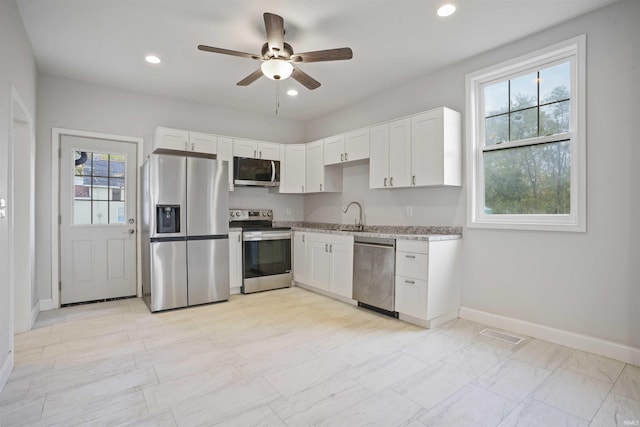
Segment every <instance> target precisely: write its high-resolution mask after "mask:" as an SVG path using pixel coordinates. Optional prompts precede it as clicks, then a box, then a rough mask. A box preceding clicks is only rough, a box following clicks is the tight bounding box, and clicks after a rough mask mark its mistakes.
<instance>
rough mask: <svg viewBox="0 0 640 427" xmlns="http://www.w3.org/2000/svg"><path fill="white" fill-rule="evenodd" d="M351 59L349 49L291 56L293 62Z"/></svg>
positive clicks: (343, 48)
mask: <svg viewBox="0 0 640 427" xmlns="http://www.w3.org/2000/svg"><path fill="white" fill-rule="evenodd" d="M351 58H353V51H352V50H351V48H349V47H340V48H337V49H327V50H316V51H313V52H304V53H296V54H294V55H291V60H292V61H293V62H322V61H342V60H344V59H351Z"/></svg>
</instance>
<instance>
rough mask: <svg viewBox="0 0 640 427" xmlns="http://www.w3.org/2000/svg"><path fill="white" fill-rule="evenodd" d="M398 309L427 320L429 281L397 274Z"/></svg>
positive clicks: (400, 311) (401, 312) (402, 312)
mask: <svg viewBox="0 0 640 427" xmlns="http://www.w3.org/2000/svg"><path fill="white" fill-rule="evenodd" d="M396 311H397V312H398V313H400V314H406V315H409V316H413V317H417V318H419V319H422V320H427V282H426V280H418V279H414V278H411V277H404V276H396Z"/></svg>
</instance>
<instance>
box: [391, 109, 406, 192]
mask: <svg viewBox="0 0 640 427" xmlns="http://www.w3.org/2000/svg"><path fill="white" fill-rule="evenodd" d="M410 182H411V120H409V119H401V120H395V121H393V122H391V123H389V187H407V186H408V185H409V184H410Z"/></svg>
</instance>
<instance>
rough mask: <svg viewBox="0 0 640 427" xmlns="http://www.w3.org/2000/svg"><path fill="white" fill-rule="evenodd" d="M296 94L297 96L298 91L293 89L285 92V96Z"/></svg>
mask: <svg viewBox="0 0 640 427" xmlns="http://www.w3.org/2000/svg"><path fill="white" fill-rule="evenodd" d="M297 94H298V91H297V90H295V89H289V90H288V91H287V95H289V96H296V95H297Z"/></svg>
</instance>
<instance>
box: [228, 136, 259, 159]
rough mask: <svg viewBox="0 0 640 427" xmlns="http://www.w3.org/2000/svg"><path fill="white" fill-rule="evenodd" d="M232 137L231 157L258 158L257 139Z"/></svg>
mask: <svg viewBox="0 0 640 427" xmlns="http://www.w3.org/2000/svg"><path fill="white" fill-rule="evenodd" d="M232 139H233V157H251V158H254V159H257V158H258V141H255V140H253V139H239V138H232Z"/></svg>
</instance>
